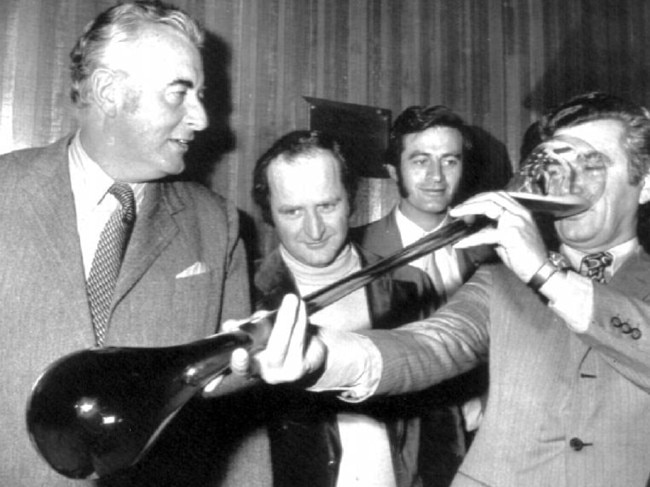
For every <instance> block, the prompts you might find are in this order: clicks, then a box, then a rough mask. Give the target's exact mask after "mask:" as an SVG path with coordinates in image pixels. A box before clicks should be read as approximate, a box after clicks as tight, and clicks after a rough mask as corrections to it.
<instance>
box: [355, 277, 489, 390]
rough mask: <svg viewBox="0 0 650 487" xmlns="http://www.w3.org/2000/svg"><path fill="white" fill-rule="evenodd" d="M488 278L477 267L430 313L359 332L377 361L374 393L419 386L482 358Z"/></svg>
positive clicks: (451, 374) (484, 355)
mask: <svg viewBox="0 0 650 487" xmlns="http://www.w3.org/2000/svg"><path fill="white" fill-rule="evenodd" d="M490 279H491V275H490V272H489V270H488V269H483V268H482V269H479V271H477V273H476V274H475V275H474V277H473V278H472V279H471V280H470V281H468V283H467V284H466V285H464V286H463V287H462V288H461V289H460V290H459V291H458V292H457V293H456V294H455V295H454V296H453V298H452V299H451V300H450V301H449V302H448V303H447V304H446V305H445V306H443V307H442V308H440V309H439V310H438V311H437V312H436V313H435V314H434V315H432V316H431V317H429V318H427V319H425V320H422V321H418V322H415V323H411V324H408V325H405V326H403V327H400V328H398V329H396V330H390V331H368V332H364V335H367V336H368V337H369V338H370V339H371V340H372V341H373V343H374V345H375V346H376V347H377V349H378V350H379V352H380V354H381V359H382V360H381V361H382V364H383V365H382V371H381V379H380V381H379V385H378V387H377V390H376V391H375V392H376V394H402V393H407V392H413V391H418V390H423V389H426V388H428V387H430V386H433V385H435V384H438V383H440V382H442V381H444V380H446V379H448V378H451V377H454V376H456V375H459V374H461V373H463V372H466V371H468V370H470V369H472V368H473V367H475V366H476V365H477V364H479V363H481V362H483V361H485V360H486V359H487V353H488V326H489V302H488V300H489V289H490Z"/></svg>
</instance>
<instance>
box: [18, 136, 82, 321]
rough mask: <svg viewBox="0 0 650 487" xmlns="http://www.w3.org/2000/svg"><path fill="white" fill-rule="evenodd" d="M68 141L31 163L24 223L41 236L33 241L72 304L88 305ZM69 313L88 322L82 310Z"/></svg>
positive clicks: (76, 309)
mask: <svg viewBox="0 0 650 487" xmlns="http://www.w3.org/2000/svg"><path fill="white" fill-rule="evenodd" d="M69 142H70V138H69V137H67V138H65V139H62V140H60V141H59V142H57V143H56V144H54V145H52V146H50V147H49V148H47V149H45V151H44V153H43V155H42V156H40V157H39V158H38V159H37V160H35V163H34V170H33V171H31V172H30V174H29V175H28V176H26V177H25V179H24V180H23V181H22V183H21V184H22V185H23V189H24V191H25V193H26V195H27V203H26V204H25V211H26V212H29V213H31V216H32V217H33V219H32V218H30V215H29V214H27V215H26V217H25V218H26V223H27V222H29V221H30V220H32V221H33V222H34V224H35V225H37V226H38V227H39V229H40V232H41V234H42V238H40V239H34V242H33V244H34V245H36V246H37V247H39V249H40V250H39V255H41V256H43V257H42V259H43V260H45V261H46V262H47V263H48V265H51V266H52V268H57V267H58V274H59V276H60V282H61V286H65V287H66V288H67V289H69V290H70V293H71V296H70V300H71V302H87V296H86V288H85V277H84V269H83V259H82V256H81V246H80V243H79V234H78V231H77V220H76V211H75V207H74V197H73V195H72V189H71V186H70V172H69V168H68V145H69ZM69 312H70V313H72V314H76V315H77V316H76V317H75V318H76V319H77V320H79V321H81V322H87V323H89V322H90V311H89V309H88V308H87V307H85V306H71V307H70V309H69Z"/></svg>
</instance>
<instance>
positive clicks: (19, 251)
mask: <svg viewBox="0 0 650 487" xmlns="http://www.w3.org/2000/svg"><path fill="white" fill-rule="evenodd" d="M202 40H203V33H202V31H201V29H200V28H199V27H198V26H197V24H196V23H195V22H194V21H193V20H192V19H191V18H189V17H188V16H187V15H186V14H184V13H183V12H182V11H180V10H178V9H175V8H172V7H169V6H165V5H163V4H161V3H158V2H135V3H125V4H123V5H119V6H115V7H112V8H110V9H108V10H107V11H105V12H103V13H101V14H100V15H99V16H98V17H97V18H96V19H95V20H94V21H92V22H91V23H90V24H88V26H87V27H86V29H85V30H84V32H83V34H82V35H81V37H80V38H79V40H78V41H77V44H76V45H75V47H74V49H73V50H72V52H71V55H70V56H71V72H72V101H73V102H74V105H75V108H76V114H77V118H78V130H77V131H76V132H75V133H73V134H71V135H69V136H66V137H64V138H63V139H61V140H59V141H57V142H55V143H54V144H52V145H50V146H47V147H42V148H37V149H27V150H22V151H17V152H14V153H11V154H7V155H4V156H2V158H1V159H0V219H1V220H2V232H0V252H1V253H2V256H3V259H2V264H1V265H0V303H1V306H0V326H1V329H2V337H3V338H2V345H1V351H2V353H1V357H2V358H0V369H1V370H2V373H3V380H2V381H1V385H0V394H1V395H2V406H1V408H0V430H2V436H1V439H0V484H1V485H6V486H12V487H20V486H25V487H34V486H43V485H47V486H50V487H52V486H63V485H80V482H79V481H73V480H70V479H67V478H66V477H64V476H62V475H59V474H58V473H56V472H55V471H54V470H53V469H51V468H50V467H49V466H48V465H47V464H46V462H45V461H44V460H43V459H41V458H39V456H38V454H37V452H36V450H35V449H34V447H33V446H32V445H31V444H30V440H29V437H28V434H27V431H26V429H25V405H26V404H27V401H28V398H29V396H30V391H31V387H32V385H33V384H34V383H35V381H36V379H37V378H38V377H39V375H40V374H41V373H42V372H43V370H44V369H45V368H46V367H47V366H48V365H49V364H51V363H52V362H53V361H55V360H57V359H59V358H60V357H62V356H64V355H66V354H68V353H71V352H74V351H77V350H79V349H86V348H91V347H94V346H98V347H101V346H146V347H162V346H169V345H177V344H181V343H185V342H190V341H194V340H198V339H200V338H204V337H205V336H207V335H210V334H212V333H214V332H215V331H216V330H217V327H218V324H219V323H221V322H222V321H223V320H225V319H227V318H241V317H243V316H246V315H247V314H248V312H249V301H250V298H249V286H248V282H247V269H246V267H247V266H246V259H245V255H244V249H243V246H242V242H241V241H240V239H239V237H238V221H237V213H236V209H235V207H234V206H233V205H232V204H230V203H229V202H227V201H226V200H224V199H222V198H221V197H219V196H217V195H215V194H213V193H212V192H210V191H208V190H207V189H205V188H203V187H200V186H198V185H196V184H193V183H187V182H175V181H174V176H176V175H178V174H180V173H181V172H182V171H183V170H184V167H185V166H184V161H183V156H184V154H185V153H186V151H187V150H188V147H189V145H190V143H191V142H192V139H193V138H194V134H195V133H196V132H198V131H200V130H203V129H204V128H205V127H206V126H207V124H208V120H207V118H206V114H205V110H204V107H203V104H202V101H201V100H202V96H203V86H204V79H203V65H202V60H201V54H200V48H201V43H202ZM116 238H117V239H118V240H115V239H116ZM115 256H117V260H112V258H113V257H115ZM118 269H119V271H118ZM218 404H219V402H218V400H214V401H212V402H210V401H205V400H200V399H197V400H194V401H192V402H191V403H190V404H188V405H187V407H186V408H184V409H183V410H182V411H181V413H180V414H179V415H178V416H177V417H176V418H175V419H174V420H173V421H172V423H171V424H170V425H169V427H168V428H169V429H168V430H166V431H165V432H164V433H163V436H162V437H161V438H160V441H159V443H158V444H157V445H155V446H154V447H153V449H152V450H151V451H150V452H149V454H148V455H147V456H146V457H145V459H143V460H142V462H140V463H139V464H138V465H136V466H135V467H134V468H132V469H129V470H128V471H125V472H121V473H120V474H119V475H117V476H116V477H114V478H105V479H102V481H101V485H119V486H129V485H134V486H135V485H137V486H148V485H151V486H154V485H155V486H166V485H173V486H180V485H184V486H185V485H204V486H206V485H220V483H221V481H222V480H223V477H224V476H228V475H231V474H232V475H234V476H235V477H237V474H238V473H242V475H246V476H245V477H244V478H245V479H246V482H245V483H242V482H239V481H236V482H234V484H235V485H236V484H239V485H244V484H245V485H265V483H264V482H265V481H266V485H270V475H267V476H266V477H265V475H264V468H265V465H266V468H267V472H268V470H269V468H268V467H269V464H268V458H266V459H265V457H264V454H265V451H264V444H263V442H262V443H260V444H256V445H255V447H254V448H253V445H248V446H246V444H247V440H246V441H244V440H240V441H243V443H244V444H242V445H241V447H242V450H247V448H249V447H250V449H248V450H247V451H246V453H243V452H242V456H241V457H238V458H239V460H241V462H242V463H241V464H238V463H237V462H235V463H231V462H230V452H229V451H225V450H223V449H220V448H222V446H221V444H220V442H221V440H220V438H215V437H214V435H216V434H217V433H218V432H223V431H224V428H223V427H221V426H219V422H220V421H221V422H223V420H220V418H218V417H216V416H215V413H216V411H218V407H217V406H218ZM213 408H214V409H213ZM226 431H227V430H226ZM230 433H232V432H230ZM260 441H262V440H260ZM224 442H225V440H224ZM236 445H238V443H235V446H236ZM231 446H232V445H231ZM233 449H234V447H233ZM266 453H267V454H268V452H266ZM226 467H229V468H230V470H228V468H226ZM226 474H227V475H226ZM226 480H227V479H226Z"/></svg>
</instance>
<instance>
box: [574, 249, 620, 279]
mask: <svg viewBox="0 0 650 487" xmlns="http://www.w3.org/2000/svg"><path fill="white" fill-rule="evenodd" d="M613 261H614V257H612V254H610V253H609V252H597V253H595V254H589V255H585V256H584V257H583V258H582V262H581V263H580V274H583V275H585V276H587V277H588V278H590V279H592V280H594V281H596V282H602V283H604V282H605V269H606V268H607V267H608V266H610V265H612V262H613Z"/></svg>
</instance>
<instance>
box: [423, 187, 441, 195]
mask: <svg viewBox="0 0 650 487" xmlns="http://www.w3.org/2000/svg"><path fill="white" fill-rule="evenodd" d="M420 191H421V192H422V193H423V194H426V195H430V196H442V195H444V194H445V191H446V188H420Z"/></svg>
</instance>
